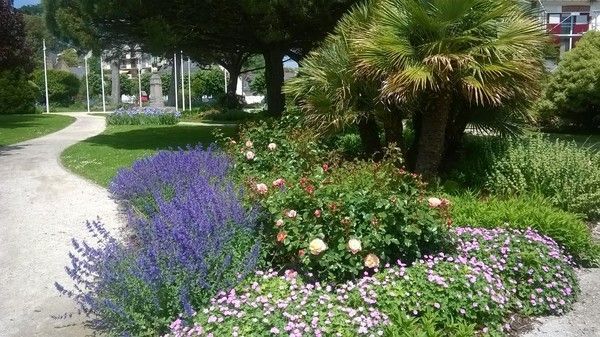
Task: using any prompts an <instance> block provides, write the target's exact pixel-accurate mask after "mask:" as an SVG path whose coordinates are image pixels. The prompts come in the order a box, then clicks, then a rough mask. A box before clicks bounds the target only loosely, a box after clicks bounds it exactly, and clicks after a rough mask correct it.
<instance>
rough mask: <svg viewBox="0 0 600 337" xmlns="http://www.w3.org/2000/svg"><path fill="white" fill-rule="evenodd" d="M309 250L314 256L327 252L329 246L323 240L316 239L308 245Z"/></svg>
mask: <svg viewBox="0 0 600 337" xmlns="http://www.w3.org/2000/svg"><path fill="white" fill-rule="evenodd" d="M308 250H310V253H311V254H312V255H319V254H321V253H322V252H324V251H326V250H327V245H326V244H325V242H323V240H321V239H314V240H312V241H311V242H310V244H309V245H308Z"/></svg>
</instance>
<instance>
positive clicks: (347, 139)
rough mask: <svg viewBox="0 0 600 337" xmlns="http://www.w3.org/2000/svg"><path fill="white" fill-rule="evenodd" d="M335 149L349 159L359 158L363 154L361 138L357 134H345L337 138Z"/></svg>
mask: <svg viewBox="0 0 600 337" xmlns="http://www.w3.org/2000/svg"><path fill="white" fill-rule="evenodd" d="M335 147H336V148H337V149H338V150H339V151H340V152H341V153H342V155H343V156H344V158H347V159H353V158H358V157H360V156H361V155H362V154H363V147H362V143H361V141H360V136H359V135H358V134H356V133H345V134H342V135H340V136H338V137H336V140H335Z"/></svg>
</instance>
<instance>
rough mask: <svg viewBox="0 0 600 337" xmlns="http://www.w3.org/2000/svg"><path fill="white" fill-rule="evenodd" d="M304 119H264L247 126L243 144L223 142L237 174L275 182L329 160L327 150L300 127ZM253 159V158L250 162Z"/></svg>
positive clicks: (228, 140) (298, 174) (297, 175)
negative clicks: (234, 162)
mask: <svg viewBox="0 0 600 337" xmlns="http://www.w3.org/2000/svg"><path fill="white" fill-rule="evenodd" d="M300 125H301V124H300V118H299V117H297V116H286V117H283V118H282V119H280V120H262V121H257V122H251V123H249V124H247V125H245V126H244V127H243V128H242V129H241V130H240V133H239V142H240V143H241V144H238V142H236V141H234V140H232V139H229V138H226V139H222V145H223V148H224V149H226V151H227V152H228V153H229V154H230V155H231V157H232V158H233V159H234V160H235V161H236V175H237V176H238V177H239V178H240V179H241V180H244V179H245V178H246V177H249V176H252V177H256V178H260V179H269V180H274V179H277V178H279V177H280V176H286V177H289V176H291V175H294V176H296V177H299V176H300V175H301V174H302V173H303V172H307V171H310V170H312V168H313V167H315V166H316V165H320V164H321V163H323V160H324V158H327V149H325V148H324V147H323V145H322V144H321V143H320V142H319V141H317V140H316V139H315V137H314V136H313V135H311V134H310V133H307V132H306V131H305V130H303V129H302V128H301V126H300ZM248 158H251V159H248Z"/></svg>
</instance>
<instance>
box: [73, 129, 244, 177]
mask: <svg viewBox="0 0 600 337" xmlns="http://www.w3.org/2000/svg"><path fill="white" fill-rule="evenodd" d="M216 129H222V130H223V132H224V133H225V134H226V135H233V134H234V132H235V128H234V127H225V128H223V127H216V126H196V125H194V126H188V125H186V126H183V125H179V126H144V125H111V126H108V127H107V129H106V130H105V131H104V132H103V133H102V134H100V135H98V136H95V137H92V138H89V139H86V140H84V141H82V142H80V143H77V144H75V145H73V146H71V147H69V148H67V149H66V150H65V151H64V152H63V153H62V155H61V160H62V163H63V165H64V166H65V167H67V168H68V169H70V170H71V171H73V172H75V173H76V174H79V175H81V176H83V177H86V178H88V179H90V180H92V181H94V182H96V183H98V184H100V185H102V186H108V184H109V183H110V181H111V179H112V178H113V177H114V176H115V174H116V173H117V171H118V170H119V169H120V168H123V167H129V166H131V164H133V162H134V161H136V160H137V159H140V158H143V157H145V156H149V155H152V154H154V153H155V152H156V151H157V150H161V149H169V148H177V147H185V146H186V145H188V144H192V145H195V144H198V143H202V144H205V145H208V144H210V143H211V142H213V141H214V137H213V131H214V130H216Z"/></svg>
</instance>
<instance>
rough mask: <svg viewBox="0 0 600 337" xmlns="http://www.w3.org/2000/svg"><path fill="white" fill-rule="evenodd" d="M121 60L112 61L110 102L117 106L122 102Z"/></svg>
mask: <svg viewBox="0 0 600 337" xmlns="http://www.w3.org/2000/svg"><path fill="white" fill-rule="evenodd" d="M119 66H120V61H119V60H118V59H116V60H113V61H111V62H110V81H111V89H110V102H111V103H112V105H114V107H115V108H116V107H117V105H119V104H121V78H120V74H119V68H120V67H119Z"/></svg>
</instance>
